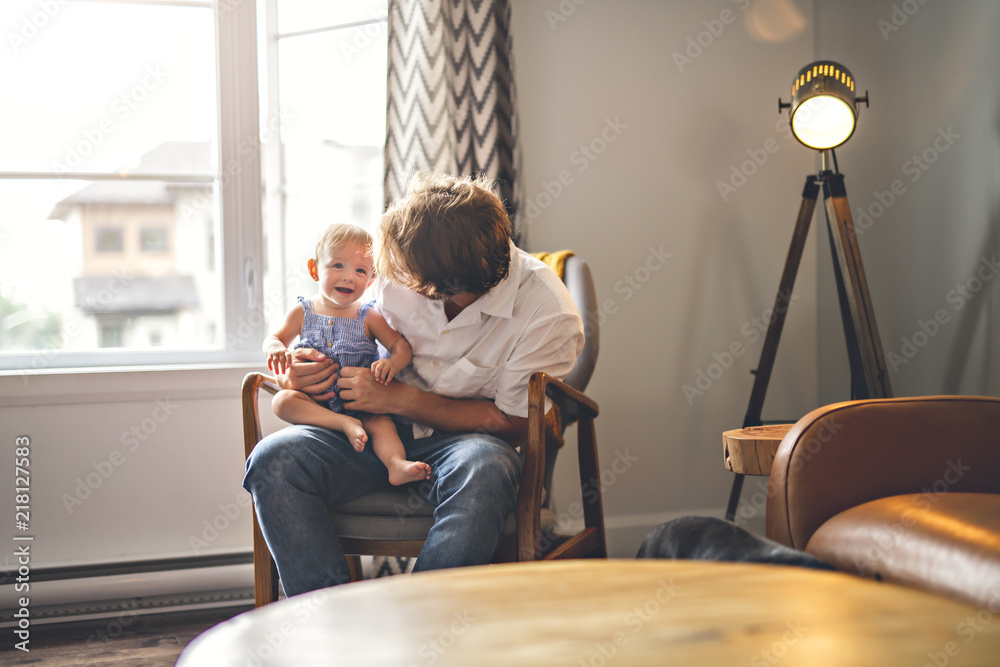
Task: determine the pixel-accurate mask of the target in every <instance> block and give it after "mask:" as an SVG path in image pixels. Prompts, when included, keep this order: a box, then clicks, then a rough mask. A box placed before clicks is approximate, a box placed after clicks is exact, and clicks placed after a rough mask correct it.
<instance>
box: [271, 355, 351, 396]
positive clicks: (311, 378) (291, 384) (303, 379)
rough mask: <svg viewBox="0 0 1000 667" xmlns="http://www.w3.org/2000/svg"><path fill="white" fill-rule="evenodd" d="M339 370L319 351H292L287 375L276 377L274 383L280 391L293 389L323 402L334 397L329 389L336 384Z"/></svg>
mask: <svg viewBox="0 0 1000 667" xmlns="http://www.w3.org/2000/svg"><path fill="white" fill-rule="evenodd" d="M339 370H340V365H339V364H338V363H336V362H335V361H333V360H332V359H328V358H327V357H326V356H325V355H324V354H323V353H322V352H320V351H319V350H314V349H312V348H298V349H295V350H292V365H291V366H289V368H288V373H286V374H284V375H278V376H277V377H276V378H275V381H276V382H277V383H278V386H279V387H281V388H282V389H295V390H297V391H301V392H304V393H306V394H309V395H310V396H311V397H312V398H313V399H315V400H317V401H324V400H327V399H329V398H332V397H333V396H334V392H333V391H332V390H331V388H332V387H333V385H334V384H335V383H336V382H337V371H339Z"/></svg>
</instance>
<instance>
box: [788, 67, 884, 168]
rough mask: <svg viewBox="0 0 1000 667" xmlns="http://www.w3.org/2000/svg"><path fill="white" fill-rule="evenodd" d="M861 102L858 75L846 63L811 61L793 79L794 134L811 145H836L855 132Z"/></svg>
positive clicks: (791, 110)
mask: <svg viewBox="0 0 1000 667" xmlns="http://www.w3.org/2000/svg"><path fill="white" fill-rule="evenodd" d="M865 99H866V101H867V98H865ZM779 102H780V101H779ZM857 102H858V98H857V96H856V95H855V94H854V77H853V76H852V75H851V73H850V71H848V69H847V68H846V67H844V66H843V65H841V64H839V63H836V62H833V61H832V60H818V61H816V62H814V63H810V64H809V65H806V66H805V67H803V68H802V69H801V70H799V73H798V75H797V76H796V77H795V81H793V82H792V101H791V104H790V105H787V106H788V107H789V111H788V120H789V123H790V124H791V126H792V134H794V135H795V138H796V139H798V140H799V141H800V142H802V143H803V144H805V145H806V146H808V147H809V148H815V149H817V150H826V149H828V148H835V147H837V146H839V145H840V144H842V143H844V142H845V141H847V140H848V139H849V138H850V137H851V135H852V134H854V128H855V126H856V125H857V119H858V107H857ZM779 108H781V105H779Z"/></svg>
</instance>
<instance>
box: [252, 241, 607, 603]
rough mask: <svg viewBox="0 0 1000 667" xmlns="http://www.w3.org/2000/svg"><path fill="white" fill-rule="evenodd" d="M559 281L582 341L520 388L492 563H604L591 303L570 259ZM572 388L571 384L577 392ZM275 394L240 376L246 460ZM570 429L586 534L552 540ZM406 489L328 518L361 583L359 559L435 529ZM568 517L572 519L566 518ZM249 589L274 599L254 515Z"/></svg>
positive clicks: (589, 289)
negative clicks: (510, 490)
mask: <svg viewBox="0 0 1000 667" xmlns="http://www.w3.org/2000/svg"><path fill="white" fill-rule="evenodd" d="M563 280H564V282H565V283H566V285H567V288H568V289H569V290H570V294H571V295H572V296H573V299H574V301H575V302H576V304H577V308H578V309H579V310H580V313H581V315H582V316H583V318H584V322H585V323H586V324H587V328H586V333H587V341H586V343H585V345H584V350H583V351H582V352H581V353H580V355H579V356H578V357H577V361H576V364H575V365H574V367H573V370H572V371H571V372H570V375H569V376H567V378H566V382H561V381H559V380H557V379H556V378H553V377H551V376H549V375H547V374H545V373H535V374H533V375H532V376H531V379H530V381H529V387H528V438H527V441H526V442H525V444H523V445H522V446H521V456H522V459H523V461H524V465H523V470H522V478H521V483H520V486H519V488H518V496H517V508H516V510H515V512H514V513H512V514H511V515H510V516H509V517H508V519H507V523H506V525H505V527H504V534H503V537H502V538H501V541H500V545H499V546H498V547H497V550H496V553H495V554H494V557H493V560H494V562H513V561H532V560H553V559H559V558H585V557H592V558H606V557H607V546H606V542H605V532H604V514H603V505H602V502H603V501H602V496H601V488H600V482H599V480H600V471H599V469H598V461H597V441H596V435H595V431H594V419H595V418H596V417H597V414H598V406H597V404H596V403H595V402H594V401H593V400H592V399H590V398H589V397H588V396H586V395H585V394H583V393H582V389H584V388H585V387H586V384H587V383H588V382H589V380H590V376H591V374H592V373H593V368H594V364H595V363H596V359H597V349H598V331H597V317H596V312H597V304H596V297H595V294H594V288H593V280H592V278H591V276H590V270H589V268H588V267H587V265H586V263H585V262H583V261H582V260H579V259H578V258H576V257H570V258H569V259H568V260H567V262H566V267H565V271H564V275H563ZM570 383H574V384H575V385H576V387H574V386H572V385H571V384H570ZM261 389H264V390H265V391H266V392H268V393H271V394H274V393H276V392H277V391H278V387H277V385H276V384H275V383H274V379H273V378H272V377H271V376H269V375H266V374H263V373H248V374H247V376H246V377H245V378H244V379H243V390H242V406H243V438H244V448H245V453H246V456H247V457H249V456H250V453H251V452H252V451H253V448H254V447H255V446H256V445H257V443H258V442H259V441H260V440H261V438H262V437H263V433H262V431H261V425H260V409H259V401H258V398H259V393H260V390H261ZM546 396H548V397H550V398H551V400H552V403H553V404H554V405H555V406H556V409H555V411H554V412H555V413H558V414H559V415H561V416H562V419H561V424H558V425H554V424H553V422H552V419H553V417H552V415H549V420H548V424H547V423H546V422H547V419H546V411H545V407H546ZM574 421H575V422H577V423H578V426H577V443H576V444H577V452H578V456H579V461H580V485H581V493H583V492H584V491H585V492H586V493H585V494H584V496H583V502H582V507H583V520H584V527H583V529H582V530H580V531H579V532H577V533H575V534H572V535H562V534H557V533H556V530H555V529H556V523H557V521H556V517H555V516H554V515H553V513H552V512H551V511H549V510H548V508H547V505H548V495H549V490H550V489H551V482H552V468H553V467H554V464H555V460H556V454H557V453H558V450H559V448H560V447H561V446H562V442H563V441H562V435H563V433H564V432H565V429H566V427H567V426H568V425H569V424H570V423H572V422H574ZM418 498H419V497H418V496H417V495H416V494H415V492H414V491H413V490H411V489H409V488H407V487H401V488H394V489H390V490H385V491H378V492H375V493H370V494H368V495H365V496H362V497H361V498H358V499H357V500H353V501H351V502H349V503H345V504H343V505H339V506H337V507H334V508H332V510H331V513H330V520H331V521H332V522H333V523H334V526H335V527H336V528H337V532H338V535H339V536H340V540H341V544H342V545H343V548H344V553H345V554H348V564H349V565H350V566H351V574H352V577H353V578H354V579H355V580H357V579H360V578H361V569H360V558H358V557H359V556H402V557H415V556H417V555H418V554H419V553H420V549H421V548H422V546H423V543H424V538H425V537H426V535H427V532H428V530H429V529H430V527H431V525H432V523H433V514H432V513H433V508H432V507H431V506H430V504H429V503H428V502H426V501H424V502H415V500H417V499H418ZM570 518H572V519H577V518H579V517H575V516H572V517H570ZM253 553H254V558H253V561H254V592H255V599H256V605H257V606H258V607H260V606H262V605H264V604H267V603H269V602H274V601H275V600H277V599H278V571H277V568H276V566H275V563H274V559H273V558H272V556H271V552H270V550H269V549H268V547H267V543H266V542H265V541H264V536H263V534H262V533H261V530H260V526H259V524H258V523H257V515H256V512H254V514H253Z"/></svg>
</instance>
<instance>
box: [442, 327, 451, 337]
mask: <svg viewBox="0 0 1000 667" xmlns="http://www.w3.org/2000/svg"><path fill="white" fill-rule="evenodd" d="M442 333H443V334H444V335H445V336H447V335H448V334H450V333H451V329H445V330H444V331H443V332H442Z"/></svg>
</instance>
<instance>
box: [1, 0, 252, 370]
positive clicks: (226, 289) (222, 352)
mask: <svg viewBox="0 0 1000 667" xmlns="http://www.w3.org/2000/svg"><path fill="white" fill-rule="evenodd" d="M90 1H101V0H90ZM116 1H122V0H116ZM124 1H125V2H129V3H130V4H137V5H176V6H184V7H206V8H211V9H212V10H213V13H214V21H215V33H216V53H215V62H214V63H213V64H214V66H215V67H216V73H217V84H218V86H217V91H216V94H217V101H218V116H217V118H216V125H217V141H218V155H219V168H218V171H217V172H216V173H215V174H214V175H208V174H191V175H187V174H185V175H178V174H161V175H157V174H145V175H133V176H131V177H129V176H126V177H125V179H129V178H131V179H133V180H167V181H176V180H183V181H185V182H191V181H195V182H210V183H211V182H214V184H215V187H216V192H217V198H216V206H217V219H218V220H219V236H220V237H221V239H220V241H221V242H217V243H216V248H215V253H216V256H217V259H216V260H215V261H217V262H218V261H221V264H222V271H221V285H220V290H221V302H222V313H221V316H222V317H221V322H222V323H223V332H224V334H223V340H221V341H219V347H215V348H199V349H187V350H185V349H168V350H147V349H141V350H140V349H128V348H125V349H101V348H97V349H95V350H92V351H85V352H69V351H63V350H35V351H26V352H15V351H11V352H0V375H13V374H20V375H21V376H26V375H31V374H38V373H44V374H51V373H53V372H55V373H66V374H71V373H83V372H95V371H106V370H109V369H112V370H129V369H136V368H139V369H144V370H148V369H149V368H150V367H154V368H155V367H163V366H171V367H178V366H179V367H195V366H204V365H231V364H254V365H257V364H255V363H254V362H257V363H259V362H260V360H261V358H262V357H261V354H260V344H261V341H262V340H263V338H264V336H265V318H264V316H263V312H262V308H261V306H260V304H261V295H262V266H263V257H264V246H263V216H262V206H261V202H262V184H261V134H262V132H261V130H262V126H261V123H260V111H259V107H260V97H259V94H258V80H257V76H258V72H257V55H258V54H257V1H259V0H257V1H251V2H242V1H239V0H124ZM0 178H5V179H47V178H78V179H82V180H108V179H112V178H113V179H116V180H125V179H123V177H122V176H121V175H117V174H103V173H72V174H70V173H57V172H54V171H53V172H51V173H49V172H27V171H25V172H9V171H7V172H3V173H0ZM125 243H126V244H127V240H126V241H125ZM69 328H72V327H69ZM64 335H68V336H72V335H73V332H72V331H67V332H64Z"/></svg>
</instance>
